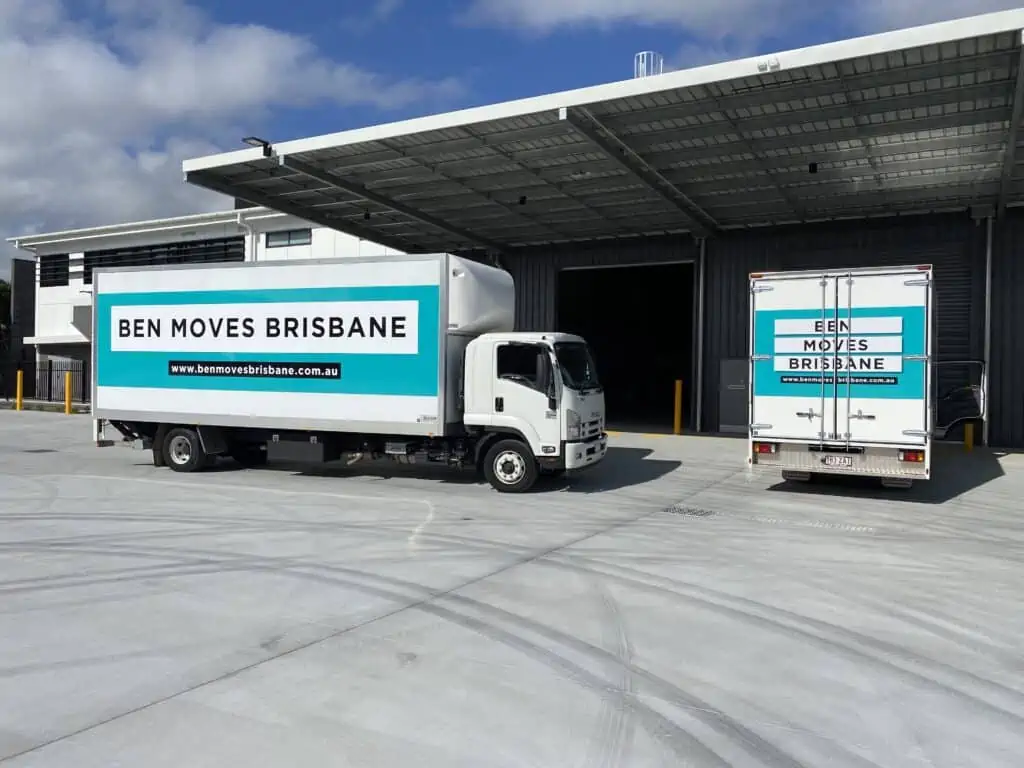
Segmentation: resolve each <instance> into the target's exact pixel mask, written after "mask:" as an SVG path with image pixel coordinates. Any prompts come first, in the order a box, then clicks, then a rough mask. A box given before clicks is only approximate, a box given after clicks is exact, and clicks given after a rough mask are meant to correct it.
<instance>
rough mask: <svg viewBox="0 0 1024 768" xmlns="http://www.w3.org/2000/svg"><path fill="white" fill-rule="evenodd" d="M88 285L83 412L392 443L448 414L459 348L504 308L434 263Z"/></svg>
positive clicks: (510, 310) (474, 274) (439, 423)
mask: <svg viewBox="0 0 1024 768" xmlns="http://www.w3.org/2000/svg"><path fill="white" fill-rule="evenodd" d="M93 292H94V306H95V310H94V316H93V339H94V345H93V356H94V359H93V371H94V374H93V392H92V397H93V401H92V402H93V404H94V417H95V418H96V419H103V420H108V421H136V422H162V423H186V424H197V425H202V424H210V425H218V426H226V427H230V426H237V427H256V428H267V429H285V430H287V429H294V430H328V431H336V432H366V433H379V434H394V435H420V436H422V435H443V434H445V430H446V429H447V428H449V427H448V426H447V425H453V424H455V423H457V422H458V421H459V418H460V413H459V398H458V394H459V386H460V381H459V379H460V377H459V375H458V370H459V364H460V362H461V355H462V352H463V350H464V349H465V346H466V344H467V343H468V341H469V340H470V338H472V337H473V336H477V335H479V334H481V333H485V332H490V331H511V330H512V328H513V318H514V309H515V299H514V289H513V285H512V280H511V277H509V276H508V275H507V274H506V273H504V272H501V271H499V270H494V269H490V268H488V267H485V266H483V265H480V264H476V263H475V262H471V261H467V260H464V259H460V258H457V257H455V256H451V255H448V254H432V255H426V256H421V255H415V256H404V255H403V256H387V257H370V258H349V259H341V260H331V261H301V262H294V261H293V262H288V261H269V262H257V263H251V262H250V263H244V264H213V265H183V266H170V267H164V268H154V267H146V268H137V269H131V268H129V269H118V270H116V271H110V270H99V269H98V270H96V271H95V272H94V275H93ZM449 371H451V375H448V374H449Z"/></svg>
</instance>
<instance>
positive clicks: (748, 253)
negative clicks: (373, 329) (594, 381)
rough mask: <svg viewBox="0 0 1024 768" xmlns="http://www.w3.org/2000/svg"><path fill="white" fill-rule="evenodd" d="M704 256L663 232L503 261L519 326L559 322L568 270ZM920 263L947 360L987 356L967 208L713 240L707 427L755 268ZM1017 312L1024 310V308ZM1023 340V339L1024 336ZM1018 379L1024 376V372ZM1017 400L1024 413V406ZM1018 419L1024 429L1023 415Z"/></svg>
mask: <svg viewBox="0 0 1024 768" xmlns="http://www.w3.org/2000/svg"><path fill="white" fill-rule="evenodd" d="M1018 231H1019V235H1018V237H1019V238H1021V239H1022V240H1024V217H1022V220H1021V223H1020V225H1019V228H1018ZM697 256H698V249H697V246H696V244H695V243H694V242H693V240H692V239H691V238H689V237H663V238H651V239H645V240H621V241H608V242H602V243H595V244H592V245H588V246H583V247H581V246H566V247H556V248H537V249H525V250H522V251H518V252H515V253H512V254H508V255H506V256H504V257H503V261H502V263H503V265H504V267H505V268H506V269H508V270H509V271H510V272H511V273H512V275H513V277H514V279H515V282H516V322H517V326H518V327H519V329H520V330H546V329H551V328H553V327H554V326H555V319H556V301H557V296H556V290H557V283H558V272H559V270H561V269H564V268H566V267H585V266H608V265H614V264H618V265H627V264H644V263H665V262H671V261H680V260H687V259H694V260H695V259H696V258H697ZM919 263H930V264H933V265H934V266H935V273H936V298H937V303H938V307H937V318H938V329H937V335H938V339H937V347H938V357H939V359H940V360H972V359H976V360H980V359H981V358H982V357H983V353H984V296H985V294H984V289H985V285H984V280H985V227H984V225H981V226H978V225H976V224H975V223H974V222H972V221H971V220H970V218H969V217H968V216H967V215H966V214H948V215H929V216H907V217H900V218H892V219H875V220H866V221H851V222H841V223H829V224H820V225H809V226H794V227H786V228H779V229H769V230H750V231H747V232H731V233H726V234H724V235H721V236H719V237H717V238H714V239H711V240H709V241H708V244H707V252H706V269H707V279H706V283H705V297H704V308H705V316H704V317H705V319H704V375H703V390H704V408H703V426H704V429H705V430H709V431H713V430H715V429H717V426H718V423H719V414H718V392H719V361H720V360H722V359H724V358H742V357H746V356H747V344H748V342H747V334H748V292H747V280H748V276H749V274H750V273H751V272H757V271H763V270H786V269H814V268H841V267H856V266H897V265H904V264H919ZM1017 269H1018V272H1017V273H1015V274H1017V279H1018V280H1024V267H1017ZM1018 284H1019V283H1018ZM1010 304H1012V302H1010ZM1019 312H1020V315H1019V316H1020V317H1021V318H1024V310H1019ZM1018 322H1020V321H1019V320H1018ZM1021 336H1024V334H1021ZM1020 343H1021V344H1024V338H1022V339H1021V342H1020ZM1022 351H1024V350H1022ZM1020 358H1021V359H1024V355H1021V356H1020ZM967 375H968V369H966V368H963V367H940V384H939V388H940V391H946V390H948V389H950V388H951V387H954V386H957V385H958V384H959V383H961V382H962V380H964V379H965V377H966V376H967ZM964 383H966V382H964ZM1020 383H1024V375H1022V376H1021V381H1020ZM1018 391H1020V389H1019V385H1018ZM691 392H692V388H691ZM1018 407H1019V409H1020V410H1021V411H1024V405H1020V406H1018ZM1020 422H1021V424H1022V427H1021V430H1022V432H1024V414H1022V418H1021V419H1020Z"/></svg>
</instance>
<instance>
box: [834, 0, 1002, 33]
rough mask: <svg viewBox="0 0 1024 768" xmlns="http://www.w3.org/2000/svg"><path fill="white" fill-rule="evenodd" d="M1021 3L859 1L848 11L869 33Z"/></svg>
mask: <svg viewBox="0 0 1024 768" xmlns="http://www.w3.org/2000/svg"><path fill="white" fill-rule="evenodd" d="M1020 6H1021V2H1020V0H855V2H853V3H852V4H851V5H850V6H849V7H848V9H847V13H849V14H851V15H852V19H851V20H852V22H853V23H854V24H856V25H859V26H860V27H861V28H862V29H863V30H864V31H865V32H884V31H887V30H890V29H902V28H905V27H913V26H918V25H921V24H931V23H933V22H936V21H949V20H951V19H959V18H964V17H966V16H979V15H981V14H984V13H993V12H995V11H1008V10H1011V9H1014V8H1019V7H1020Z"/></svg>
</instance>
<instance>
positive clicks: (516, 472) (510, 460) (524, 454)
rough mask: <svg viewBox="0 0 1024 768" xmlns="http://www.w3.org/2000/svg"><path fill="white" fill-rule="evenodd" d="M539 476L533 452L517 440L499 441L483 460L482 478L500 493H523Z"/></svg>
mask: <svg viewBox="0 0 1024 768" xmlns="http://www.w3.org/2000/svg"><path fill="white" fill-rule="evenodd" d="M539 474H540V470H539V468H538V467H537V459H535V458H534V456H533V452H532V451H531V450H530V447H529V446H528V445H526V444H525V443H523V442H521V441H519V440H499V441H498V442H496V443H495V444H494V445H492V446H491V447H490V449H488V451H487V456H486V457H485V458H484V477H486V478H487V482H489V483H490V484H491V487H492V488H494V489H495V490H497V491H500V492H501V493H525V492H526V491H528V490H530V489H531V488H532V487H533V485H534V483H536V482H537V476H538V475H539Z"/></svg>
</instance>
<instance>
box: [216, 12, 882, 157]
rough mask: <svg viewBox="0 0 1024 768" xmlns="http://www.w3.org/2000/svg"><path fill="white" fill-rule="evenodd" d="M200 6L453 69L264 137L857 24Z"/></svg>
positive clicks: (352, 53) (377, 58) (299, 118)
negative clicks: (724, 26)
mask: <svg viewBox="0 0 1024 768" xmlns="http://www.w3.org/2000/svg"><path fill="white" fill-rule="evenodd" d="M679 1H680V2H683V0H679ZM896 1H897V2H898V1H899V0H896ZM623 2H626V4H628V2H627V0H623ZM570 4H571V3H570ZM203 5H204V7H205V8H206V9H207V10H208V11H209V12H210V14H211V15H212V16H213V17H214V18H215V19H217V20H218V21H221V22H223V23H228V24H239V23H246V22H247V21H252V22H256V23H265V24H268V25H271V26H273V27H275V28H278V29H282V30H285V31H288V32H292V33H294V34H298V35H305V36H308V37H309V38H311V39H312V40H313V41H314V42H315V43H316V45H317V46H318V48H320V49H321V50H323V51H325V52H328V53H329V54H331V55H333V56H336V57H338V58H342V59H345V60H350V61H354V62H358V63H359V64H360V65H361V66H364V67H366V68H368V69H372V70H374V71H377V72H381V73H383V74H385V75H389V76H391V77H393V78H395V79H401V78H405V77H408V76H410V75H415V76H418V77H421V78H423V79H426V80H441V79H443V78H449V77H454V78H458V79H459V80H460V81H461V82H462V85H463V89H462V90H461V92H459V93H457V94H453V95H452V97H451V98H450V99H446V100H444V101H433V102H432V101H428V102H426V103H422V102H421V103H414V104H408V105H403V106H402V107H400V108H398V109H395V110H393V111H392V110H384V111H381V110H378V109H375V108H373V107H371V106H368V105H353V106H351V107H346V108H345V109H334V108H330V107H325V108H319V109H311V110H301V111H294V112H293V111H282V112H278V113H276V114H274V115H272V116H269V117H268V119H267V120H266V122H265V123H261V124H260V125H259V126H258V128H259V130H261V131H264V132H267V133H269V134H271V135H272V136H273V137H274V138H275V140H282V139H286V138H295V137H299V136H306V135H314V134H318V133H326V132H331V131H335V130H341V129H344V128H350V127H357V126H360V125H366V124H370V123H374V122H380V121H382V120H392V119H399V118H402V117H407V116H415V115H419V114H423V113H426V112H432V111H439V110H440V111H446V110H448V109H452V108H458V107H463V106H471V105H476V104H487V103H493V102H497V101H505V100H509V99H515V98H521V97H526V96H534V95H537V94H539V93H545V92H551V91H561V90H567V89H570V88H576V87H580V86H587V85H593V84H596V83H603V82H610V81H613V80H621V79H626V78H629V77H631V75H632V68H633V55H634V54H635V53H636V52H637V51H640V50H656V51H659V52H661V53H662V54H663V55H664V56H665V57H666V60H667V63H668V64H669V65H670V66H680V65H685V64H691V63H702V62H703V61H705V60H707V59H726V58H733V57H734V56H738V55H749V54H751V53H755V52H760V51H765V50H782V49H787V48H793V47H798V46H803V45H809V44H814V43H819V42H825V41H829V40H834V39H838V38H842V37H846V36H849V34H851V33H853V34H856V32H857V31H858V30H856V29H853V28H852V25H851V24H850V23H849V22H848V21H846V20H843V19H840V18H837V16H838V15H837V14H823V15H822V17H823V18H822V17H819V18H817V19H814V20H813V21H812V23H808V20H807V19H805V18H800V16H802V14H800V15H799V16H798V15H797V14H794V21H795V22H796V23H795V24H794V25H793V26H792V27H789V26H788V25H787V27H786V28H785V29H782V30H779V31H773V32H771V33H769V34H765V35H763V36H762V35H757V36H756V38H755V39H753V40H752V39H750V37H748V36H743V37H739V36H736V35H731V34H726V35H724V36H719V35H717V34H716V35H714V36H708V35H702V34H701V33H700V31H699V30H689V29H687V28H686V27H685V26H682V25H677V24H666V23H663V22H662V23H658V22H645V21H643V20H642V18H638V19H637V20H636V21H634V22H633V23H629V22H628V21H627V22H626V23H611V24H608V25H606V24H603V23H601V21H600V16H599V14H594V15H593V16H589V17H588V16H587V14H585V13H580V14H579V21H577V22H575V23H571V22H568V21H567V22H566V23H565V24H560V25H556V26H552V27H550V28H531V27H526V26H515V25H510V24H507V23H503V22H502V21H501V20H500V19H496V20H495V21H494V22H493V23H492V22H490V21H489V20H488V19H486V18H479V19H473V18H466V12H467V9H468V8H470V7H471V3H467V2H465V0H432V1H430V2H428V1H427V0H405V1H404V2H399V1H397V0H382V1H381V2H377V3H356V2H342V3H336V2H330V1H329V0H304V2H301V3H296V4H295V5H296V6H301V7H299V8H297V9H295V10H294V11H293V12H291V13H289V14H288V15H287V17H285V16H284V15H283V14H282V13H280V9H281V7H282V6H281V4H280V3H279V2H271V1H270V0H254V1H251V2H247V3H245V4H239V3H238V2H234V1H232V0H206V2H204V3H203ZM761 5H764V6H769V5H771V4H770V3H768V4H761ZM790 5H791V6H792V7H796V4H790ZM339 7H340V8H342V9H343V10H342V11H341V12H340V13H339V10H338V9H339ZM830 16H831V18H829V17H830ZM822 22H824V23H822Z"/></svg>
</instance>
